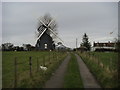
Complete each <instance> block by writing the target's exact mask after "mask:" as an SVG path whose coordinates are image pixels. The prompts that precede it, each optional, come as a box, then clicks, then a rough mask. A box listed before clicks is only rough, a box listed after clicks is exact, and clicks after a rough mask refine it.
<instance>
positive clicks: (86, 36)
mask: <svg viewBox="0 0 120 90" xmlns="http://www.w3.org/2000/svg"><path fill="white" fill-rule="evenodd" d="M88 39H89V38H88V35H87V34H86V33H84V35H83V39H82V43H81V46H83V47H86V48H87V50H88V51H90V49H91V44H90V42H89V41H88Z"/></svg>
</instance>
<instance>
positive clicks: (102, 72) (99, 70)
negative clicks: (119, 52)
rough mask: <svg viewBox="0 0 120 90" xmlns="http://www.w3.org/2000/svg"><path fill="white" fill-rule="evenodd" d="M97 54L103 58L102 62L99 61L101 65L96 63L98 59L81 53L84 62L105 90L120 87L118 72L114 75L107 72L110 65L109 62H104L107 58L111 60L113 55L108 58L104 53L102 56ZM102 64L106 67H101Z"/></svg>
mask: <svg viewBox="0 0 120 90" xmlns="http://www.w3.org/2000/svg"><path fill="white" fill-rule="evenodd" d="M95 54H99V55H101V56H100V58H102V60H101V61H100V60H99V64H97V63H96V61H97V59H95V58H90V57H89V55H88V54H87V53H79V55H80V57H81V58H82V60H84V62H85V63H86V65H87V66H88V68H89V69H90V71H91V72H92V73H93V74H94V76H95V77H96V79H97V81H99V83H100V84H101V86H102V87H103V88H117V85H118V82H117V73H116V72H114V73H113V72H110V71H109V72H108V71H107V70H106V66H107V65H108V63H107V61H103V60H106V59H105V58H107V57H108V58H110V56H112V53H110V55H108V53H107V55H108V56H107V55H106V53H104V52H103V53H102V54H101V53H98V52H97V53H95ZM113 55H114V54H113ZM104 57H105V58H104ZM103 58H104V59H103ZM101 62H103V64H104V67H101V66H100V63H101Z"/></svg>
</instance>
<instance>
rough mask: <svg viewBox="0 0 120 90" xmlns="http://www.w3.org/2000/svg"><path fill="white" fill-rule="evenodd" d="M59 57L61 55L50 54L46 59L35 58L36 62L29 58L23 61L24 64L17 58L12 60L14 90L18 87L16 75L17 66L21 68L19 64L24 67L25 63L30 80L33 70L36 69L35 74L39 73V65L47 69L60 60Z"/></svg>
mask: <svg viewBox="0 0 120 90" xmlns="http://www.w3.org/2000/svg"><path fill="white" fill-rule="evenodd" d="M61 56H62V54H60V53H56V52H52V53H49V55H48V56H47V57H45V56H43V57H36V60H33V57H32V56H30V57H28V61H25V62H19V58H18V57H15V58H14V88H17V87H18V82H19V79H18V77H19V76H20V75H19V74H18V72H19V70H18V69H19V68H20V67H19V66H21V64H23V65H24V64H25V63H26V65H27V66H28V69H29V70H28V72H29V77H30V78H31V77H33V76H34V75H33V71H35V69H36V73H37V72H40V71H41V70H40V69H39V68H40V65H42V66H45V67H47V68H48V67H49V66H50V65H51V64H53V63H54V62H57V61H59V60H60V59H59V58H60V57H61ZM35 62H36V64H35ZM33 64H34V65H33ZM18 67H19V68H18ZM35 67H36V68H35Z"/></svg>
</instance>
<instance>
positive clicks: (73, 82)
mask: <svg viewBox="0 0 120 90" xmlns="http://www.w3.org/2000/svg"><path fill="white" fill-rule="evenodd" d="M64 88H83V83H82V80H81V76H80V73H79V68H78V63H77V60H76V57H75V55H74V54H73V53H72V54H71V59H70V62H69V63H68V67H67V73H66V75H65V77H64Z"/></svg>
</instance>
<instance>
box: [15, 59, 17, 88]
mask: <svg viewBox="0 0 120 90" xmlns="http://www.w3.org/2000/svg"><path fill="white" fill-rule="evenodd" d="M14 66H15V67H14V68H15V69H14V72H15V80H14V88H16V87H17V58H16V57H15V60H14Z"/></svg>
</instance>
